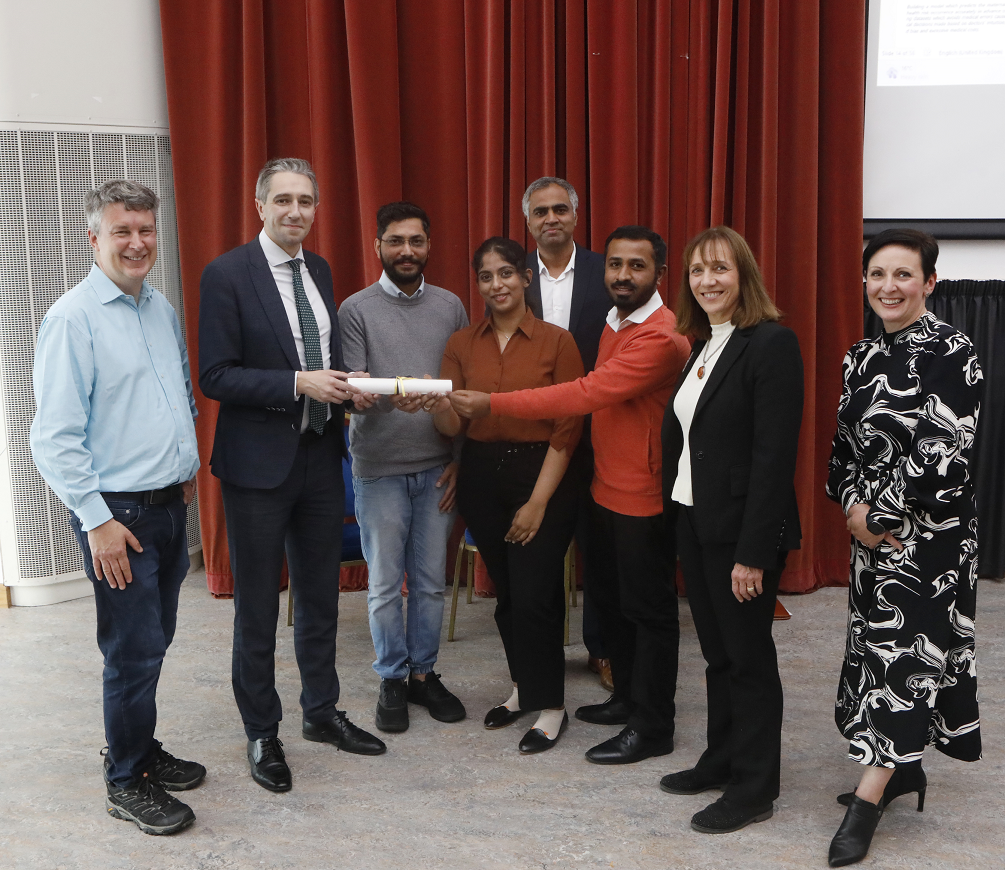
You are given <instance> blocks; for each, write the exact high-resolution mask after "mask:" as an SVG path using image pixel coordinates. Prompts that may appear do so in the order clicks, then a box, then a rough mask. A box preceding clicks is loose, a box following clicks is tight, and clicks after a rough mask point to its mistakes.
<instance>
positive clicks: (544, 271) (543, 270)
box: [537, 242, 576, 281]
mask: <svg viewBox="0 0 1005 870" xmlns="http://www.w3.org/2000/svg"><path fill="white" fill-rule="evenodd" d="M537 271H538V273H539V274H540V275H541V277H542V278H551V280H552V281H561V280H562V279H563V278H564V277H565V276H566V275H568V274H569V272H575V271H576V243H575V242H573V243H572V256H571V257H569V262H568V263H566V265H565V268H564V269H563V270H562V274H561V275H559V276H558V277H557V278H552V277H551V272H549V271H548V267H547V266H545V265H544V260H542V259H541V249H540V248H538V250H537Z"/></svg>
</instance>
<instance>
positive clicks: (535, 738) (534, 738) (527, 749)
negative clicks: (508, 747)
mask: <svg viewBox="0 0 1005 870" xmlns="http://www.w3.org/2000/svg"><path fill="white" fill-rule="evenodd" d="M568 726H569V714H568V713H565V714H564V715H563V716H562V724H561V725H560V726H559V729H558V734H556V735H555V736H554V738H552V737H549V736H548V735H547V734H545V733H544V732H543V731H542V730H541V729H540V728H531V729H530V731H528V732H527V733H526V734H524V735H523V739H522V740H521V741H520V754H521V755H533V754H534V753H536V752H544V751H546V750H548V749H551V747H552V746H554V745H555V744H556V743H558V738H559V737H561V736H562V733H563V732H564V731H565V729H566V728H567V727H568Z"/></svg>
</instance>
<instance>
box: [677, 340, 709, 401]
mask: <svg viewBox="0 0 1005 870" xmlns="http://www.w3.org/2000/svg"><path fill="white" fill-rule="evenodd" d="M704 346H705V339H703V338H699V339H698V340H697V341H695V343H694V346H693V347H692V348H691V356H689V357H688V359H687V362H686V363H685V364H684V370H683V371H682V372H681V373H680V374H679V375H678V376H677V384H676V386H674V390H673V391H674V395H676V394H677V391H678V390H679V389H680V385H681V384H683V383H684V378H686V377H687V374H688V372H689V371H691V369H692V368H693V367H694V362H695V360H696V359H698V354H699V353H701V349H702V348H703V347H704Z"/></svg>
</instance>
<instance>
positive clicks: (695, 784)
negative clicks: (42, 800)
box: [660, 768, 726, 794]
mask: <svg viewBox="0 0 1005 870" xmlns="http://www.w3.org/2000/svg"><path fill="white" fill-rule="evenodd" d="M725 787H726V783H725V782H723V781H722V780H718V779H716V778H715V777H707V776H705V775H704V774H703V773H701V772H700V771H698V770H695V769H694V768H691V770H682V771H680V772H679V773H668V774H667V775H666V776H664V777H663V779H661V780H660V788H661V789H662V790H663V791H665V792H667V793H668V794H701V792H703V791H711V790H712V789H714V788H719V789H722V788H725Z"/></svg>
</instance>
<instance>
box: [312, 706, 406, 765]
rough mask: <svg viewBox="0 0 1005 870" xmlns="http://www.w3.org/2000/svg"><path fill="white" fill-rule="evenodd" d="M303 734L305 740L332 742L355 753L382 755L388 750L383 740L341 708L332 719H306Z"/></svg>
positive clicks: (344, 750)
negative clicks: (350, 718) (366, 729)
mask: <svg viewBox="0 0 1005 870" xmlns="http://www.w3.org/2000/svg"><path fill="white" fill-rule="evenodd" d="M303 735H304V739H305V740H313V741H314V742H315V743H330V744H332V746H336V747H338V748H339V749H341V750H342V751H343V752H351V753H353V754H354V755H381V754H382V753H384V752H385V751H386V750H387V746H385V745H384V741H383V740H381V739H380V738H378V737H374V736H373V735H372V734H371V733H370V732H369V731H364V730H363V729H362V728H358V727H356V726H355V725H353V724H352V722H350V721H349V717H348V716H346V714H345V713H344V712H342V711H341V710H336V711H335V714H334V715H333V716H332V717H331V719H328V720H326V721H324V722H308V721H307V720H306V719H304V724H303Z"/></svg>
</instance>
